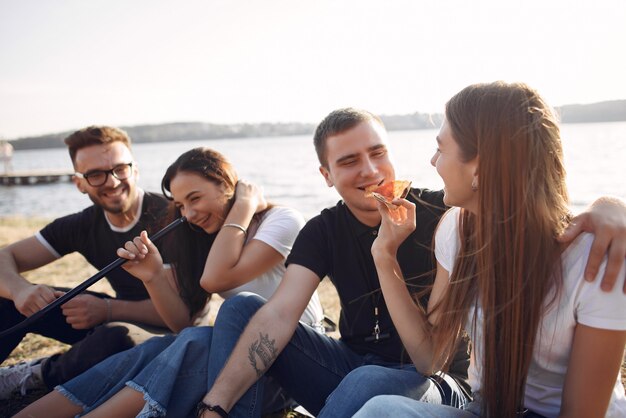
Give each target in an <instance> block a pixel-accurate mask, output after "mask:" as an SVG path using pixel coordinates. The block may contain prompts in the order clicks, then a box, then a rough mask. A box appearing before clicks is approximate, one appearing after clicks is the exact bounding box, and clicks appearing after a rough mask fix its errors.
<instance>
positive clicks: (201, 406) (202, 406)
mask: <svg viewBox="0 0 626 418" xmlns="http://www.w3.org/2000/svg"><path fill="white" fill-rule="evenodd" d="M205 411H211V412H215V413H217V414H218V415H219V416H220V417H222V418H228V412H226V411H224V408H222V407H221V406H219V405H210V404H208V403H204V401H200V402H198V405H196V418H199V417H200V416H201V415H202V414H203V413H204V412H205Z"/></svg>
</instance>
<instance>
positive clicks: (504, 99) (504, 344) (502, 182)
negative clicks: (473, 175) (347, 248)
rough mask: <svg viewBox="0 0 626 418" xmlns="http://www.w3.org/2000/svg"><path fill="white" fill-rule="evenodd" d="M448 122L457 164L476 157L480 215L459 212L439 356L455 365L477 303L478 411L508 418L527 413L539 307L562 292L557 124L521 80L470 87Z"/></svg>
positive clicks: (450, 107)
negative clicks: (479, 334)
mask: <svg viewBox="0 0 626 418" xmlns="http://www.w3.org/2000/svg"><path fill="white" fill-rule="evenodd" d="M445 117H446V120H447V122H448V123H449V126H450V128H451V131H452V136H453V137H454V140H455V141H456V142H457V144H458V145H459V147H460V149H461V158H462V160H464V161H470V160H472V159H474V158H476V157H478V190H477V191H476V193H478V212H477V213H476V214H471V213H469V212H468V211H466V210H462V211H461V222H460V238H461V246H460V251H459V256H458V257H457V260H456V262H455V266H454V269H453V272H452V274H451V277H450V284H449V287H448V291H447V292H446V294H445V296H444V298H443V299H442V301H441V303H439V304H438V306H437V307H436V308H435V309H437V310H438V311H439V312H440V315H441V316H440V317H439V320H438V321H437V325H436V326H435V327H433V330H432V331H433V337H434V344H435V352H436V353H441V358H440V359H438V360H440V361H441V360H444V361H446V362H447V363H449V362H450V361H451V359H452V353H453V350H454V347H455V344H456V341H457V339H458V338H459V336H460V335H461V333H462V330H463V328H464V325H465V323H466V320H467V319H468V315H469V313H470V312H471V309H472V307H473V306H474V304H477V305H479V306H480V308H482V310H483V328H482V333H483V335H482V338H483V339H484V341H483V342H484V344H483V350H484V351H483V352H482V353H480V354H481V355H482V358H483V364H482V384H481V394H482V395H481V396H482V399H483V404H482V408H483V414H484V416H487V417H492V418H493V417H500V416H501V417H512V416H515V413H516V412H517V411H518V409H519V408H521V407H523V402H524V388H525V382H526V377H527V375H528V370H529V367H530V363H531V359H532V352H533V346H534V344H535V339H536V335H537V331H538V327H539V323H540V321H541V317H542V315H543V313H544V308H545V306H546V304H549V303H550V297H549V295H556V294H557V293H551V292H553V291H556V292H558V290H559V288H560V279H561V269H560V263H559V262H558V261H559V256H560V247H559V244H558V243H557V241H556V236H558V235H559V234H560V233H561V232H562V231H563V230H564V228H565V226H566V224H567V222H568V220H569V210H568V206H567V203H568V197H567V189H566V185H565V169H564V166H563V153H562V149H561V141H560V132H559V127H558V123H557V120H556V117H555V115H554V113H553V111H552V110H551V109H550V107H549V106H548V105H547V104H546V103H545V102H544V100H543V99H542V98H541V97H540V96H539V94H538V93H537V92H536V91H535V90H533V89H531V88H530V87H528V86H526V85H525V84H520V83H515V84H507V83H504V82H495V83H491V84H478V85H472V86H469V87H467V88H465V89H463V90H462V91H461V92H459V93H458V94H456V95H455V96H454V97H452V98H451V99H450V101H449V102H448V103H447V104H446V112H445ZM552 300H553V299H552ZM473 312H474V317H473V318H469V319H470V320H473V323H474V325H475V324H476V313H477V310H474V311H473Z"/></svg>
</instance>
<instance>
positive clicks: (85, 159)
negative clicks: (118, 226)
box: [73, 141, 138, 219]
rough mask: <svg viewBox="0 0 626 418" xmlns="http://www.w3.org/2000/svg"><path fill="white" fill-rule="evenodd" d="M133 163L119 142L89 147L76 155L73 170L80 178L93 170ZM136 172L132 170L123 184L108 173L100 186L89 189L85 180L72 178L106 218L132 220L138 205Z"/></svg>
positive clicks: (130, 156)
mask: <svg viewBox="0 0 626 418" xmlns="http://www.w3.org/2000/svg"><path fill="white" fill-rule="evenodd" d="M132 161H133V156H132V154H131V152H130V149H128V147H127V146H126V145H125V144H123V143H122V142H117V141H116V142H110V143H108V144H97V145H90V146H88V147H85V148H81V149H79V150H78V151H77V152H76V157H75V159H74V169H75V170H76V171H77V172H79V173H82V174H86V173H90V172H93V171H95V170H111V169H112V168H113V167H115V166H118V165H120V164H128V163H131V162H132ZM137 174H138V171H137V168H136V166H135V165H133V167H132V174H131V175H130V177H128V178H127V179H124V180H119V179H117V178H115V177H114V176H112V175H111V174H110V173H109V174H108V176H107V180H106V182H105V183H104V184H103V185H102V186H97V187H94V186H91V185H90V184H89V183H88V182H87V180H85V179H82V178H78V177H74V178H73V179H74V180H73V181H74V183H75V184H76V187H78V189H79V190H80V191H81V192H82V193H86V194H87V195H88V196H89V199H91V201H92V202H93V203H94V204H95V205H97V206H100V207H102V208H103V209H104V210H105V211H106V212H108V213H109V214H111V215H113V216H116V215H131V219H132V218H134V210H135V209H136V207H137V206H136V205H137V204H138V201H137V188H136V183H137Z"/></svg>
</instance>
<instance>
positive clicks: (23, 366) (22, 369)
mask: <svg viewBox="0 0 626 418" xmlns="http://www.w3.org/2000/svg"><path fill="white" fill-rule="evenodd" d="M43 360H44V359H43V358H40V359H37V360H31V361H22V362H20V363H17V364H14V365H13V366H8V367H0V399H2V400H4V399H9V398H10V397H11V395H12V394H13V392H15V391H17V390H18V389H19V390H20V393H21V394H22V395H26V391H28V390H29V389H35V388H38V387H41V386H43V379H42V377H41V362H42V361H43Z"/></svg>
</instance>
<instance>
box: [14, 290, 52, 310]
mask: <svg viewBox="0 0 626 418" xmlns="http://www.w3.org/2000/svg"><path fill="white" fill-rule="evenodd" d="M56 298H57V297H56V296H55V290H54V289H52V288H51V287H49V286H46V285H43V284H35V285H28V286H24V287H23V288H22V290H20V291H19V292H17V293H16V294H15V297H14V298H13V303H14V304H15V308H16V309H17V310H18V311H19V312H20V313H21V314H22V315H24V316H31V315H32V314H34V313H35V312H38V311H40V310H41V309H42V308H43V307H44V306H46V305H47V304H49V303H50V302H52V301H53V300H55V299H56Z"/></svg>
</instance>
